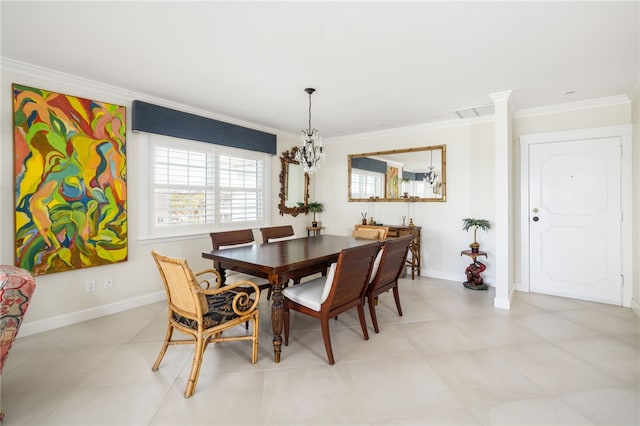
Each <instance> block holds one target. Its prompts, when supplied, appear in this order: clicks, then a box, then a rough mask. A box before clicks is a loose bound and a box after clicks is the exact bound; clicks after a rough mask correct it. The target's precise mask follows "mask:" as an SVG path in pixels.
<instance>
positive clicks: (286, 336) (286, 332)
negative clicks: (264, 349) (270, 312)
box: [282, 306, 291, 346]
mask: <svg viewBox="0 0 640 426" xmlns="http://www.w3.org/2000/svg"><path fill="white" fill-rule="evenodd" d="M282 317H283V320H284V345H285V346H289V321H290V320H291V312H289V308H287V307H286V306H285V307H284V310H283V315H282Z"/></svg>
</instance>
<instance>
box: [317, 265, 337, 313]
mask: <svg viewBox="0 0 640 426" xmlns="http://www.w3.org/2000/svg"><path fill="white" fill-rule="evenodd" d="M337 266H338V264H337V263H336V262H333V263H332V264H331V266H329V270H328V271H327V276H326V281H325V284H324V287H323V288H322V295H321V296H320V303H321V304H322V303H324V301H325V300H327V297H329V292H330V291H331V286H332V285H333V276H334V275H335V274H336V267H337Z"/></svg>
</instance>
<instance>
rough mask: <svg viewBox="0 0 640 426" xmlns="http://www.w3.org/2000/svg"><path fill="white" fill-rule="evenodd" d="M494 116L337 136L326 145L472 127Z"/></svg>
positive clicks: (487, 121) (492, 119) (328, 140)
mask: <svg viewBox="0 0 640 426" xmlns="http://www.w3.org/2000/svg"><path fill="white" fill-rule="evenodd" d="M493 121H494V115H493V114H490V115H484V116H482V117H472V118H462V119H458V118H457V119H454V120H446V121H436V122H433V123H426V124H418V125H415V126H407V127H396V128H392V129H385V130H376V131H375V132H366V133H357V134H353V135H345V136H336V137H333V138H328V139H325V140H324V142H325V144H327V145H329V144H333V143H338V142H347V141H356V140H362V139H371V138H377V137H383V136H396V135H402V134H406V133H416V132H420V131H424V130H433V129H446V128H453V127H464V126H470V125H473V124H482V123H493Z"/></svg>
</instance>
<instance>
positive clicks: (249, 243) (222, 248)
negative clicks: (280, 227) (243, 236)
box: [218, 241, 256, 250]
mask: <svg viewBox="0 0 640 426" xmlns="http://www.w3.org/2000/svg"><path fill="white" fill-rule="evenodd" d="M255 243H256V242H255V241H249V242H248V243H240V244H231V245H229V246H219V247H218V250H226V249H230V248H237V247H249V246H252V245H254V244H255Z"/></svg>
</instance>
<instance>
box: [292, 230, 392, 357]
mask: <svg viewBox="0 0 640 426" xmlns="http://www.w3.org/2000/svg"><path fill="white" fill-rule="evenodd" d="M380 245H381V243H380V242H377V243H376V242H372V244H366V245H362V246H357V247H351V248H346V249H343V250H342V251H340V254H339V255H338V261H337V262H335V263H333V264H332V265H331V267H330V268H329V271H328V272H327V275H326V277H319V278H316V279H314V280H310V281H307V282H304V283H302V284H298V285H296V286H293V287H288V288H285V289H284V290H283V291H282V294H283V296H284V344H285V346H288V345H289V325H290V322H291V313H290V311H292V310H293V311H297V312H300V313H302V314H306V315H309V316H312V317H314V318H318V319H319V320H320V327H321V329H322V338H323V340H324V347H325V350H326V352H327V358H328V359H329V364H330V365H333V364H334V363H335V361H334V358H333V350H332V348H331V336H330V334H329V319H330V318H333V317H336V316H337V315H338V314H341V313H343V312H345V311H347V310H349V309H351V308H353V307H356V308H357V310H358V318H359V319H360V327H361V328H362V334H363V336H364V339H365V340H369V334H368V332H367V325H366V322H365V317H364V298H365V291H366V289H367V285H368V284H369V276H370V274H371V269H372V267H373V260H374V258H375V257H376V254H377V253H378V251H379V250H380Z"/></svg>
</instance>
